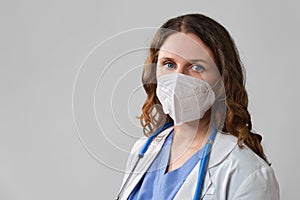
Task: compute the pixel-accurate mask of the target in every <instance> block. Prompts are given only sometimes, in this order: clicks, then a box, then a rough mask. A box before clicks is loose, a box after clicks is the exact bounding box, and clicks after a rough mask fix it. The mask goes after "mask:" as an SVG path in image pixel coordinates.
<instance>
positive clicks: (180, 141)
mask: <svg viewBox="0 0 300 200" xmlns="http://www.w3.org/2000/svg"><path fill="white" fill-rule="evenodd" d="M209 123H210V113H209V112H207V113H206V114H205V115H204V117H203V118H202V119H200V120H195V121H191V122H187V123H183V124H181V125H174V136H173V144H172V146H173V147H182V148H185V149H195V150H199V149H200V148H202V147H203V146H204V144H205V142H206V140H207V137H208V136H209V133H210V132H209V130H210V129H209Z"/></svg>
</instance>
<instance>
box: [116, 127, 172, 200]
mask: <svg viewBox="0 0 300 200" xmlns="http://www.w3.org/2000/svg"><path fill="white" fill-rule="evenodd" d="M172 129H173V127H170V128H167V129H166V130H164V131H162V132H161V133H160V134H159V135H158V136H157V137H156V138H155V139H154V140H153V141H152V143H151V145H150V146H149V148H148V150H147V152H146V153H145V155H144V157H143V158H142V159H141V160H140V161H139V164H138V165H137V167H136V169H135V172H134V173H133V174H132V176H131V179H130V182H129V184H128V185H127V187H126V189H125V190H124V194H123V195H122V196H123V197H122V199H127V198H128V197H129V195H130V193H131V192H132V190H133V189H134V187H135V186H136V185H137V184H138V182H139V181H140V180H141V178H142V177H143V175H144V174H145V172H146V171H147V170H148V168H149V167H150V165H151V164H152V162H153V160H154V159H155V158H156V156H157V154H158V153H159V151H160V149H161V148H162V145H163V144H164V141H165V139H166V137H167V136H168V135H169V133H170V132H171V130H172Z"/></svg>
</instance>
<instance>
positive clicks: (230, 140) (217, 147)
mask: <svg viewBox="0 0 300 200" xmlns="http://www.w3.org/2000/svg"><path fill="white" fill-rule="evenodd" d="M236 145H237V143H236V138H235V137H234V136H229V137H228V136H226V135H224V134H223V133H220V132H219V133H218V134H217V135H216V138H215V141H214V144H213V146H212V151H211V154H210V158H209V162H208V167H207V171H206V175H205V178H204V182H203V185H202V194H201V199H203V198H204V196H206V195H214V194H215V188H214V185H215V184H214V179H213V177H214V171H215V170H213V168H214V167H217V166H218V165H219V164H220V163H222V161H224V160H225V159H226V157H227V156H228V154H230V152H231V151H232V150H233V149H234V147H235V146H236ZM199 166H200V163H198V164H197V165H196V166H195V167H194V169H193V170H192V172H191V173H190V174H189V176H188V177H187V179H186V180H185V182H184V183H183V185H182V186H181V188H180V190H179V191H178V193H177V195H176V196H175V198H174V199H175V200H182V199H193V197H194V193H195V191H196V185H197V181H198V172H199Z"/></svg>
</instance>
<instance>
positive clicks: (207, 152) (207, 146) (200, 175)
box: [116, 121, 217, 200]
mask: <svg viewBox="0 0 300 200" xmlns="http://www.w3.org/2000/svg"><path fill="white" fill-rule="evenodd" d="M173 125H174V122H173V121H170V122H167V123H166V124H164V125H163V126H161V127H159V128H158V129H156V131H155V132H154V133H153V134H151V135H150V136H149V137H148V139H147V141H146V142H145V144H144V146H143V148H142V149H141V151H140V153H139V154H138V159H137V160H136V162H135V164H134V166H133V168H132V169H131V171H130V173H129V175H128V177H127V179H126V181H125V182H124V184H123V186H122V187H121V189H120V192H119V193H118V196H117V197H116V200H118V199H120V196H121V194H122V193H123V191H124V189H125V187H126V186H127V184H128V182H129V180H130V178H131V176H132V174H133V172H134V171H135V169H136V167H137V165H138V163H139V162H140V160H141V159H142V158H143V157H144V155H145V153H146V152H147V150H148V148H149V146H150V145H151V143H152V141H153V139H154V138H155V137H156V136H158V135H159V134H160V133H161V132H162V131H164V130H166V129H167V128H169V127H171V126H173ZM216 132H217V131H216V128H215V126H214V127H213V130H212V133H211V135H210V137H209V139H208V141H207V142H206V144H205V146H204V151H203V154H202V155H203V156H202V159H201V162H200V166H199V172H198V180H197V186H196V191H195V194H194V198H193V199H194V200H199V198H200V195H201V189H202V185H203V180H204V177H205V172H206V168H207V163H208V159H209V155H210V151H211V147H212V144H213V141H214V139H215V136H216Z"/></svg>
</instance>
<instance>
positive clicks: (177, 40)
mask: <svg viewBox="0 0 300 200" xmlns="http://www.w3.org/2000/svg"><path fill="white" fill-rule="evenodd" d="M164 55H176V56H180V57H182V58H184V59H186V60H191V59H203V60H206V61H209V62H213V60H214V55H213V53H212V51H211V50H210V49H209V48H208V47H207V46H206V45H205V44H204V43H203V41H202V40H201V39H200V38H199V37H198V36H197V35H195V34H193V33H182V32H177V33H174V34H172V35H170V36H169V37H168V38H167V39H166V41H165V42H164V43H163V45H162V46H161V48H160V51H159V57H162V56H164Z"/></svg>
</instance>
